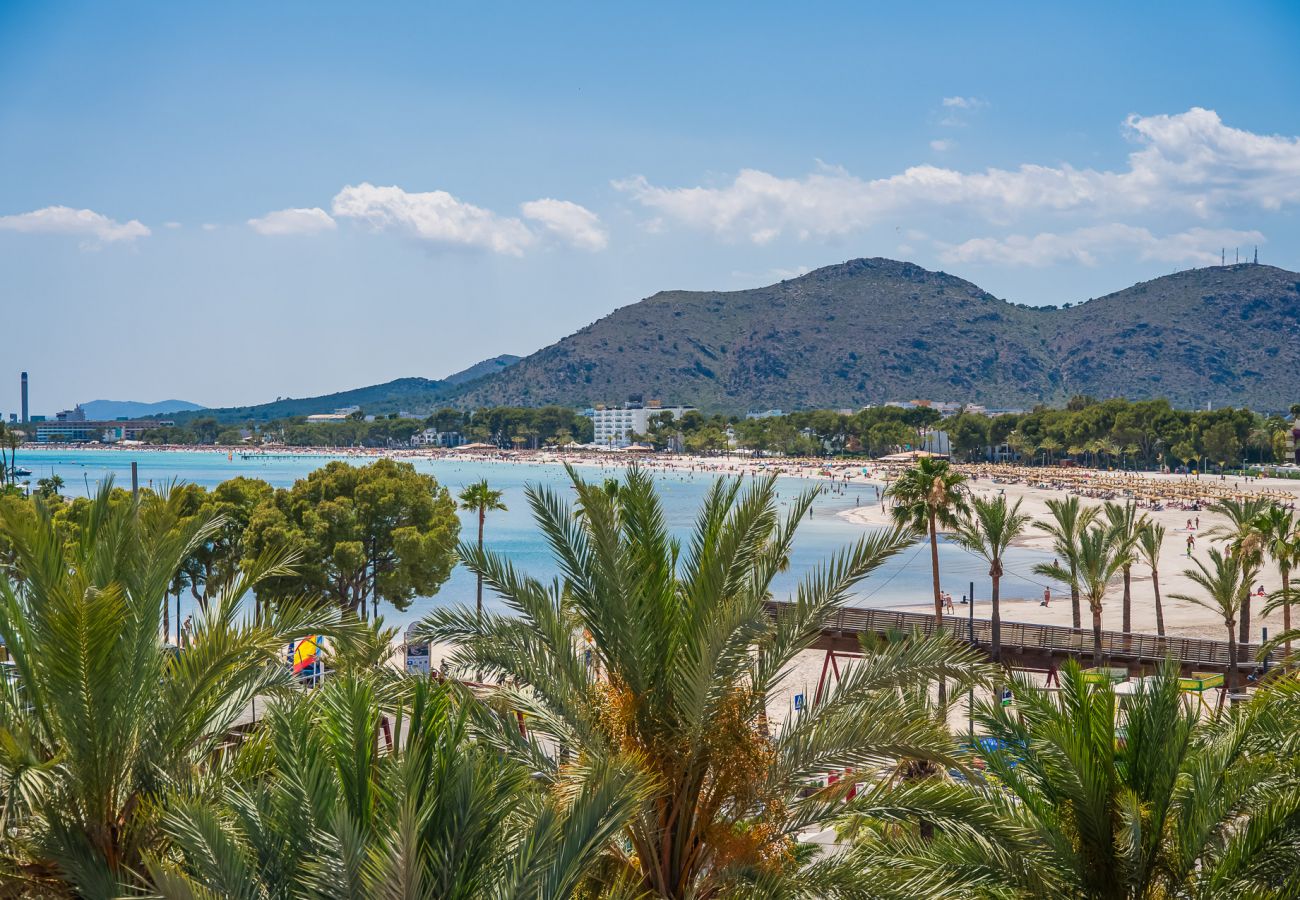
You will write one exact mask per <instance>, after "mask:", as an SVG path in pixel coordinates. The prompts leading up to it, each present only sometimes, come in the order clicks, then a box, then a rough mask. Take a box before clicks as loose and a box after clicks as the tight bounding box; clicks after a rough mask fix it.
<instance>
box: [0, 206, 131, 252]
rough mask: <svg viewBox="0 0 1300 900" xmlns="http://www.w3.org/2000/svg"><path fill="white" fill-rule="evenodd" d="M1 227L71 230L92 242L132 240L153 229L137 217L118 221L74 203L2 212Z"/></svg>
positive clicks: (35, 231) (32, 231) (33, 231)
mask: <svg viewBox="0 0 1300 900" xmlns="http://www.w3.org/2000/svg"><path fill="white" fill-rule="evenodd" d="M0 229H3V230H6V231H21V232H24V233H27V234H67V235H72V236H74V237H80V238H83V239H85V240H86V241H87V242H88V243H91V244H110V243H114V242H116V241H127V242H130V241H134V240H135V239H136V238H141V237H148V236H149V235H150V234H151V233H152V232H150V231H149V229H148V227H146V226H145V225H142V224H141V223H140V222H138V221H136V220H135V219H132V220H131V221H129V222H118V221H116V220H114V219H110V218H109V217H108V216H105V215H102V214H101V213H97V212H95V211H94V210H91V209H73V208H72V207H70V206H47V207H45V208H44V209H37V210H33V211H32V212H25V213H19V214H17V215H12V216H0Z"/></svg>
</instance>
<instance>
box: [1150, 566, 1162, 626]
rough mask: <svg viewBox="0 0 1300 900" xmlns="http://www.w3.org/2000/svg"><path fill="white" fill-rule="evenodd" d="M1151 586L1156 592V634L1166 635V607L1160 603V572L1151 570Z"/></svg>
mask: <svg viewBox="0 0 1300 900" xmlns="http://www.w3.org/2000/svg"><path fill="white" fill-rule="evenodd" d="M1151 587H1152V588H1153V589H1154V590H1155V592H1156V634H1157V635H1159V636H1160V637H1164V636H1165V608H1164V607H1163V606H1162V605H1161V604H1160V572H1159V571H1157V570H1156V569H1154V568H1153V569H1152V570H1151Z"/></svg>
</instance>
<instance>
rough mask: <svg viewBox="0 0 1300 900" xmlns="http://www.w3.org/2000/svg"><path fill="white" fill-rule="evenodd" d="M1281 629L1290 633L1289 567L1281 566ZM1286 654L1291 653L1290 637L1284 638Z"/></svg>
mask: <svg viewBox="0 0 1300 900" xmlns="http://www.w3.org/2000/svg"><path fill="white" fill-rule="evenodd" d="M1281 569H1282V631H1283V632H1285V633H1286V634H1290V633H1291V567H1290V566H1282V567H1281ZM1286 655H1287V656H1290V655H1291V639H1290V638H1287V639H1286Z"/></svg>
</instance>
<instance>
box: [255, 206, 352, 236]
mask: <svg viewBox="0 0 1300 900" xmlns="http://www.w3.org/2000/svg"><path fill="white" fill-rule="evenodd" d="M248 226H249V227H250V228H252V229H253V230H254V231H256V232H257V233H258V234H267V235H285V234H319V233H320V232H322V231H332V230H333V229H334V228H335V224H334V220H333V219H331V218H330V216H329V213H327V212H325V210H323V209H321V208H320V207H312V208H311V209H277V210H276V211H275V212H269V213H267V214H266V215H264V216H262V217H261V218H260V219H249V220H248Z"/></svg>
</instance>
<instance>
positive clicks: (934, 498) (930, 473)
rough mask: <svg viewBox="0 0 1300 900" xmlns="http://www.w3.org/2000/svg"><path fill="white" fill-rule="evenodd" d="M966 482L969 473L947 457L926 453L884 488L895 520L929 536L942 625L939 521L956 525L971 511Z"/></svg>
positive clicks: (936, 610)
mask: <svg viewBox="0 0 1300 900" xmlns="http://www.w3.org/2000/svg"><path fill="white" fill-rule="evenodd" d="M965 484H966V476H965V475H962V474H961V473H960V472H958V471H957V470H955V469H953V468H952V466H951V465H949V463H948V461H947V460H942V459H935V458H934V457H930V456H925V457H922V458H921V459H919V460H917V461H916V465H915V466H913V467H912V468H910V469H908V470H907V471H906V472H904V473H903V474H902V475H900V476H899V477H898V479H897V480H896V481H895V482H894V483H893V484H891V485H890V486H889V487H887V488H886V489H885V495H886V496H887V497H890V498H892V499H893V501H894V504H895V505H894V507H893V509H892V510H891V514H892V516H893V518H894V522H895V523H897V524H899V525H904V526H906V527H908V528H910V529H912V531H913V532H915V533H916V534H927V533H928V534H929V536H930V573H931V578H932V581H933V587H934V621H935V624H936V625H937V626H939V627H940V628H942V627H943V597H942V594H941V592H940V590H939V535H938V528H939V526H940V525H942V526H943V527H944V528H947V529H954V528H956V527H957V524H958V523H959V522H960V521H961V517H962V516H963V515H965V514H966V513H967V512H968V511H969V507H968V505H967V502H966V493H965V491H964V490H963V487H964V485H965Z"/></svg>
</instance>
